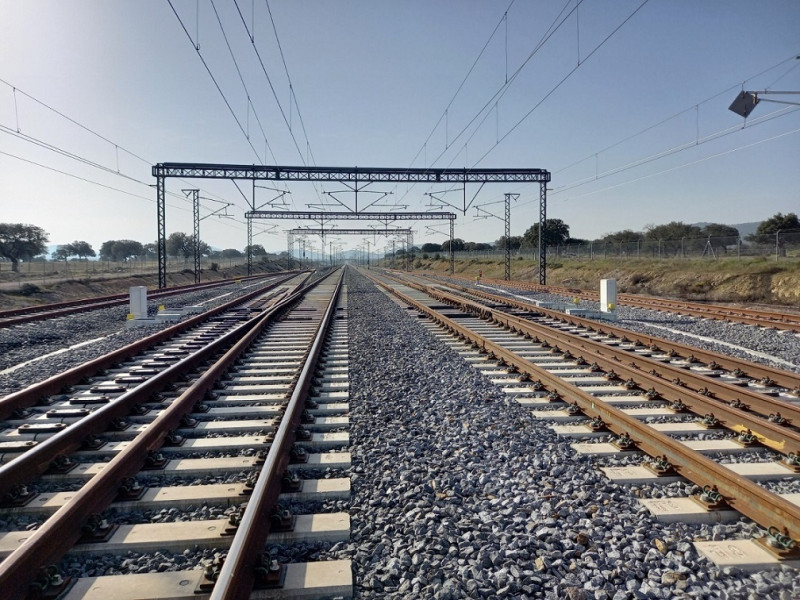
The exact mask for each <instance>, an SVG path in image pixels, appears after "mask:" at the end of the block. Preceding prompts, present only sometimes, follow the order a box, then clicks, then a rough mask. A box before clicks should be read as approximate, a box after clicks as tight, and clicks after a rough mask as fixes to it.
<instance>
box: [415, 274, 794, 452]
mask: <svg viewBox="0 0 800 600" xmlns="http://www.w3.org/2000/svg"><path fill="white" fill-rule="evenodd" d="M412 287H413V286H412ZM420 291H423V292H425V293H427V294H428V295H431V296H433V297H435V298H437V299H439V300H441V301H443V302H447V303H449V304H453V305H458V306H461V307H463V309H464V310H467V311H470V310H474V309H475V307H476V303H474V302H471V301H469V300H466V299H463V300H460V299H459V297H458V296H453V295H452V294H447V293H445V292H442V291H441V290H437V289H435V288H430V289H422V290H420ZM477 308H478V309H483V310H481V311H480V312H481V314H482V315H483V316H485V318H487V319H491V320H492V321H494V322H495V323H497V324H500V325H504V326H506V327H507V328H510V329H512V330H516V331H519V332H521V333H525V334H527V335H530V336H537V337H538V336H542V337H545V338H549V340H548V342H549V341H551V340H554V341H556V342H557V343H558V344H559V349H560V350H562V351H564V350H567V351H570V352H573V353H578V354H580V353H581V352H583V358H584V359H585V358H586V357H587V356H588V357H589V360H591V361H593V362H594V363H596V364H597V365H598V366H599V367H601V368H603V369H604V370H605V371H606V372H611V371H613V372H615V373H616V375H617V377H618V378H619V379H626V378H628V379H631V380H633V381H634V382H635V383H636V385H637V387H638V388H640V389H642V390H646V389H648V387H649V388H651V389H653V390H655V391H656V392H657V393H658V394H659V395H660V396H661V397H663V398H664V399H665V400H672V401H673V402H674V401H676V400H681V401H683V402H684V404H686V405H687V407H688V409H689V410H690V411H692V412H694V413H696V414H698V415H701V416H702V415H705V414H709V413H713V414H714V416H715V417H716V418H717V419H718V420H719V421H720V423H721V424H722V425H724V426H725V427H726V428H728V429H730V430H732V431H735V432H737V433H742V432H745V431H748V430H750V431H751V432H752V433H753V434H754V435H755V436H756V437H757V439H758V441H759V442H760V443H761V444H763V445H764V446H767V447H769V448H772V449H773V450H776V451H778V452H781V453H783V454H787V453H789V452H795V453H797V452H800V433H798V432H796V431H793V430H791V429H787V428H786V427H785V426H782V425H779V424H776V423H772V422H770V421H767V420H765V419H761V418H756V417H754V416H753V414H752V413H749V412H747V411H744V410H741V409H738V408H734V407H732V406H730V405H729V404H727V403H725V402H724V401H722V400H717V399H715V398H713V397H710V396H707V395H705V394H702V393H700V392H699V391H695V390H692V389H690V388H688V387H686V386H685V385H683V384H682V383H676V382H675V381H673V380H670V379H668V378H667V377H666V376H664V375H661V374H659V373H658V372H657V369H659V368H660V369H662V370H663V369H666V370H667V371H671V372H672V373H670V375H675V374H678V375H683V376H684V377H686V378H692V379H700V380H702V379H704V378H703V377H702V376H692V374H691V373H689V372H687V371H685V370H684V369H680V368H676V367H670V366H669V365H665V364H664V363H661V362H659V361H657V360H653V359H650V358H647V357H637V360H638V364H637V363H636V362H634V363H630V364H628V365H626V364H625V363H624V362H622V361H621V360H619V358H617V357H616V356H617V355H621V356H623V357H626V358H627V357H629V354H628V353H627V352H625V351H622V350H618V349H615V348H613V347H609V346H607V345H605V344H603V343H601V342H594V341H592V340H587V339H581V340H580V341H577V340H575V338H574V336H572V335H571V334H568V333H566V332H563V331H558V330H553V329H552V328H549V327H547V326H543V325H538V324H536V323H532V322H531V321H528V320H527V319H523V318H522V317H517V316H515V315H510V314H508V313H505V312H503V311H498V310H496V309H491V308H490V307H484V306H483V305H480V304H477ZM639 364H641V365H642V366H639ZM647 367H650V369H651V370H650V371H647V370H646V368H647ZM677 379H680V377H678V378H677ZM711 384H712V383H711V382H709V385H711ZM716 388H719V389H720V390H725V391H727V392H729V393H730V394H732V395H733V396H737V397H747V398H748V399H749V400H751V406H752V405H754V404H755V403H756V402H759V403H760V405H764V406H771V408H772V410H773V411H774V410H775V409H776V408H781V407H784V406H785V407H786V412H787V414H788V415H790V416H795V417H797V416H800V409H798V407H796V406H792V405H790V404H788V403H786V402H781V403H779V405H777V406H776V404H772V405H770V404H769V400H768V399H765V398H759V397H757V392H749V395H747V396H745V393H744V392H746V391H747V390H741V389H740V388H737V387H736V386H733V385H729V384H717V386H716ZM716 388H715V389H716ZM767 414H769V413H767ZM797 422H800V419H798V421H797Z"/></svg>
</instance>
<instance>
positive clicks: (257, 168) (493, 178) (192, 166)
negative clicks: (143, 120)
mask: <svg viewBox="0 0 800 600" xmlns="http://www.w3.org/2000/svg"><path fill="white" fill-rule="evenodd" d="M152 174H153V177H155V178H156V194H157V198H156V205H157V215H158V285H159V288H163V287H166V278H167V256H166V225H165V221H166V215H165V213H166V209H165V207H166V199H165V195H166V180H167V179H168V178H176V177H177V178H182V179H232V180H236V179H249V180H252V181H253V182H255V181H258V180H262V181H263V180H268V181H337V182H353V183H355V184H356V187H357V186H358V184H359V183H378V182H407V183H442V182H444V183H461V184H463V185H464V195H465V198H466V184H467V183H480V184H486V183H538V184H539V195H540V219H541V217H542V215H544V214H545V213H544V211H543V210H541V207H542V206H543V205H544V202H545V198H546V185H547V183H548V182H549V181H550V172H549V171H547V170H545V169H477V168H473V169H466V168H462V169H457V168H378V167H366V168H365V167H292V166H270V165H230V164H204V163H158V164H156V165H154V166H153V168H152ZM253 208H255V207H253ZM465 211H466V205H465ZM256 212H257V211H255V210H253V211H251V212H250V213H248V214H249V215H251V216H253V217H255V216H256V214H255V213H256ZM270 212H271V211H270ZM283 214H288V213H283ZM324 214H326V215H327V214H330V213H324ZM349 214H351V215H353V216H352V217H350V218H353V219H363V220H376V217H375V216H374V215H375V214H380V215H387V216H388V215H395V218H393V219H391V220H389V221H388V222H391V221H394V220H400V219H401V218H402V216H401V214H402V213H365V212H357V211H354V212H352V213H349ZM406 214H408V213H406ZM415 214H416V215H427V214H434V213H415ZM440 214H441V213H440ZM448 214H449V215H452V218H450V217H447V218H448V219H450V226H451V227H450V229H451V232H452V230H453V219H455V215H454V214H452V213H448ZM312 215H313V216H312ZM318 215H319V213H308V212H302V211H296V212H295V214H294V215H293V216H291V217H288V216H287V217H277V216H274V215H273V216H271V217H269V218H295V219H318V218H319V217H318ZM361 215H365V216H361ZM366 215H369V216H366ZM265 218H266V217H265ZM325 218H330V217H327V216H326V217H325ZM342 218H344V217H342ZM422 218H423V217H416V218H415V219H414V220H421V219H422ZM439 219H441V217H439ZM539 232H540V238H541V237H542V234H543V232H544V223H543V222H540V224H539ZM451 237H452V235H451ZM451 252H452V244H451ZM451 262H452V255H451ZM545 272H546V271H545V256H544V253H543V252H540V253H539V280H540V282H542V280H543V278H544V274H545Z"/></svg>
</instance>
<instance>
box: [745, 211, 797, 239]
mask: <svg viewBox="0 0 800 600" xmlns="http://www.w3.org/2000/svg"><path fill="white" fill-rule="evenodd" d="M798 229H800V221H798V220H797V215H796V214H794V213H789V214H787V215H783V214H781V213H777V214H775V215H773V216H771V217H770V218H769V219H767V220H766V221H761V223H759V224H758V229H756V233H755V235H770V234H775V233H777V232H778V231H790V230H798Z"/></svg>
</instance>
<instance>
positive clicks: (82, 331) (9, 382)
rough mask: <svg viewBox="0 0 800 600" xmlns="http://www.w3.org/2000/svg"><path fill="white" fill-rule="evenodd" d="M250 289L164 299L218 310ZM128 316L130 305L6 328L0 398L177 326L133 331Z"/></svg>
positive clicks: (1, 341) (1, 335)
mask: <svg viewBox="0 0 800 600" xmlns="http://www.w3.org/2000/svg"><path fill="white" fill-rule="evenodd" d="M248 291H250V290H248V289H244V288H242V286H240V285H236V284H233V285H231V286H224V287H219V288H213V289H210V290H202V291H197V292H187V293H186V294H180V295H178V296H172V297H170V298H168V299H166V300H161V301H159V303H163V304H166V305H167V306H168V307H180V306H190V305H194V304H201V303H204V306H205V307H206V308H213V307H214V306H218V305H220V304H222V303H224V302H228V301H230V300H232V299H233V298H235V297H236V296H241V295H243V294H245V293H247V292H248ZM151 304H153V306H152V307H151V310H150V312H151V313H153V314H155V311H156V305H155V303H151ZM127 314H128V306H127V304H126V305H123V306H119V307H115V308H105V309H101V310H96V311H92V312H90V313H78V314H75V315H69V316H66V317H62V318H60V319H52V320H50V321H48V323H47V325H46V326H43V324H42V323H35V322H34V323H28V324H25V325H18V326H16V327H9V328H5V329H0V398H2V397H3V396H5V395H7V394H10V393H11V392H14V391H17V390H19V389H22V388H24V387H26V386H28V385H31V384H32V383H35V382H37V381H42V380H44V379H47V377H49V376H51V375H54V374H56V373H59V372H61V371H64V370H66V369H69V368H71V367H74V366H77V365H80V364H83V363H84V362H87V361H89V360H92V359H94V358H97V357H98V356H102V355H104V354H107V353H109V352H112V351H114V350H116V349H118V348H121V347H123V346H125V345H126V344H131V343H133V342H135V341H136V340H139V339H142V338H143V337H147V336H148V335H151V334H153V333H154V332H156V331H158V330H159V329H163V328H165V327H168V326H169V325H171V324H172V323H166V324H159V325H153V326H147V327H136V328H132V329H127V328H126V327H125V321H126V315H127ZM98 338H103V339H101V340H99V341H95V342H91V343H89V344H87V345H85V346H81V347H78V348H73V349H71V350H69V351H68V352H63V353H61V354H56V355H54V356H49V357H47V358H45V359H43V360H37V361H35V362H33V363H31V364H28V365H25V366H23V367H21V368H19V369H15V370H13V371H10V372H7V373H3V371H4V370H5V369H9V368H10V367H14V366H15V365H18V364H20V363H24V362H27V361H31V360H34V359H36V358H38V357H41V356H44V355H46V354H50V353H52V352H57V351H59V350H63V349H65V348H69V347H71V346H75V345H77V344H82V343H84V342H88V341H90V340H96V339H98Z"/></svg>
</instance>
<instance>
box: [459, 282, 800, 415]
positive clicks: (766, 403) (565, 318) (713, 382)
mask: <svg viewBox="0 0 800 600" xmlns="http://www.w3.org/2000/svg"><path fill="white" fill-rule="evenodd" d="M448 287H451V288H453V289H457V290H459V291H461V292H463V293H465V294H468V295H472V296H479V297H482V298H485V299H487V300H490V301H492V302H495V303H498V304H506V305H508V306H512V307H514V308H519V309H522V310H526V311H531V312H539V313H541V314H543V315H545V316H548V317H551V318H553V319H556V320H558V321H560V322H562V323H567V324H570V325H576V326H580V327H585V328H587V329H588V330H589V331H592V332H595V333H600V334H604V335H608V336H609V337H613V338H618V339H626V340H627V341H633V342H639V343H641V344H643V345H647V346H651V345H653V344H655V345H657V346H664V347H666V348H667V349H668V350H676V351H678V352H679V354H680V355H681V356H683V357H684V358H686V359H689V358H690V357H692V358H694V359H697V360H699V361H701V362H705V363H706V365H708V364H711V363H712V362H716V363H717V364H718V366H719V367H720V368H723V369H726V370H728V371H731V372H732V371H734V370H736V369H740V370H741V371H742V372H743V373H744V374H745V376H746V375H747V372H748V371H749V372H758V373H759V374H760V375H762V377H767V378H769V379H771V380H772V381H774V382H775V383H776V384H778V385H781V386H783V387H785V388H788V389H791V390H797V389H800V375H797V374H796V373H790V372H787V371H781V370H779V369H774V368H772V367H767V366H765V367H763V368H762V366H761V365H757V364H754V363H751V362H747V361H744V360H740V359H736V358H731V357H726V356H724V355H722V354H718V353H716V352H711V351H706V350H702V349H698V348H693V347H691V346H687V345H685V344H679V343H674V342H670V341H667V340H663V339H660V338H656V337H652V336H647V335H641V334H637V333H635V332H631V331H628V330H626V329H623V328H621V327H614V326H612V325H608V324H605V323H601V322H598V321H593V320H591V319H585V318H582V317H578V316H573V315H567V314H565V313H561V312H559V311H556V310H552V309H545V308H539V307H537V306H536V305H534V304H528V303H526V302H522V301H519V300H514V299H511V298H505V297H504V296H498V295H495V294H489V293H487V292H483V291H480V290H472V289H469V288H465V287H461V286H453V285H450V286H448ZM504 314H505V313H504ZM511 316H513V315H511ZM549 329H550V330H551V331H550V332H549V333H547V335H551V336H561V335H566V336H567V337H566V338H565V339H569V338H570V337H571V336H570V335H569V334H563V332H562V333H561V334H558V333H557V330H555V329H552V328H549ZM545 331H547V330H545ZM587 341H589V342H591V340H587ZM596 347H598V348H601V347H602V348H608V346H607V345H605V344H600V345H598V346H596ZM620 355H621V356H623V355H624V356H626V357H630V358H631V359H632V360H635V361H639V362H641V363H643V364H647V365H650V368H651V369H655V370H658V368H659V367H660V368H662V369H664V368H666V369H668V370H674V371H675V372H676V373H677V372H682V373H684V374H685V376H686V378H687V379H691V380H693V381H695V382H696V385H697V386H698V387H697V388H696V389H695V390H694V391H696V392H706V393H708V392H710V394H711V395H712V397H713V396H715V395H725V394H728V395H730V396H731V397H732V398H739V399H741V398H746V399H747V400H748V401H749V403H750V404H749V406H750V408H751V409H752V410H753V411H754V412H757V413H759V414H762V415H764V416H769V415H770V414H773V413H775V411H780V412H781V415H782V416H783V417H785V418H786V419H787V420H789V421H792V424H793V425H795V426H800V406H798V405H797V404H793V403H791V402H786V401H784V400H779V399H775V398H765V397H764V396H763V395H761V394H759V393H758V392H755V391H752V390H748V389H745V388H742V387H738V386H736V385H734V384H731V383H725V382H721V381H719V380H718V379H716V378H714V377H707V376H704V375H701V374H696V373H692V372H691V371H687V370H682V369H677V370H675V369H671V368H670V367H669V366H668V365H665V364H664V363H663V362H661V361H658V360H655V359H651V358H648V357H646V356H642V355H638V354H633V353H632V352H629V351H625V350H623V351H622V353H621V354H620Z"/></svg>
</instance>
